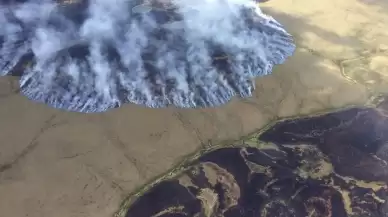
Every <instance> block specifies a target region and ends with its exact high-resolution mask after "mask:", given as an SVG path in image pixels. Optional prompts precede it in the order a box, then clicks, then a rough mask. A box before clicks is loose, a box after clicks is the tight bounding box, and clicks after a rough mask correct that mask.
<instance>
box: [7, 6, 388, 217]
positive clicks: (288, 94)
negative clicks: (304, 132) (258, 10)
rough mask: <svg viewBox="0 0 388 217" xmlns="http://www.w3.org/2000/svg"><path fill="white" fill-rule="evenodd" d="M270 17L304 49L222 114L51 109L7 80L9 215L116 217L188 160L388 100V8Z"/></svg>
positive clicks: (278, 9)
mask: <svg viewBox="0 0 388 217" xmlns="http://www.w3.org/2000/svg"><path fill="white" fill-rule="evenodd" d="M262 8H263V10H264V11H265V12H266V13H268V14H270V15H272V16H274V17H275V18H276V19H277V20H278V21H279V22H281V23H282V24H284V25H285V27H286V29H288V31H289V32H291V33H292V34H294V36H295V40H296V42H297V46H298V49H297V51H296V52H295V55H294V56H293V57H291V58H290V59H289V60H288V61H287V62H286V63H285V64H283V65H281V66H277V67H276V68H275V69H274V73H273V74H272V75H270V76H267V77H263V78H260V79H258V80H257V84H256V87H257V90H256V93H255V96H254V97H252V98H250V99H245V100H241V99H237V98H236V99H235V100H233V101H232V102H230V103H229V104H227V105H225V106H222V107H219V108H215V109H197V110H181V109H174V108H169V109H159V110H154V109H147V108H143V107H140V106H135V105H128V106H124V107H122V108H120V109H116V110H113V111H109V112H107V113H102V114H93V115H85V114H76V113H68V112H62V111H58V110H55V109H51V108H49V107H47V106H45V105H42V104H37V103H34V102H31V101H29V100H27V99H26V98H25V97H23V96H21V95H19V94H18V93H17V86H18V84H17V81H16V80H15V79H13V78H11V77H8V78H0V215H1V216H3V215H4V216H14V217H24V216H29V217H51V216H56V217H84V216H85V217H90V216H93V217H108V216H112V215H113V214H114V213H115V212H117V211H118V210H119V208H120V205H121V204H122V203H123V201H124V200H125V198H127V196H128V195H130V194H131V193H133V192H135V191H137V190H139V189H140V188H141V187H142V186H144V185H145V184H147V183H149V182H151V181H152V180H154V179H155V178H156V177H158V176H161V175H163V174H164V173H166V172H167V171H168V170H170V169H172V168H174V167H175V166H176V165H177V164H179V163H180V162H182V161H183V160H184V159H185V158H186V157H187V156H188V155H192V154H194V153H196V152H197V151H198V150H200V149H204V148H209V146H211V145H213V144H219V143H220V142H223V141H226V140H236V139H239V138H240V137H242V136H244V135H247V134H249V133H252V132H255V131H258V130H260V129H261V128H263V127H265V126H267V125H268V124H270V123H273V122H274V121H275V120H277V119H280V118H287V117H294V116H301V115H310V114H316V113H320V112H324V111H332V110H335V109H338V108H343V107H347V106H359V105H364V104H367V103H369V102H371V101H373V99H374V98H375V97H376V96H378V95H382V94H386V93H388V41H387V40H386V38H388V3H387V2H384V1H383V0H341V1H337V0H326V1H310V0H271V1H269V2H267V3H263V4H262Z"/></svg>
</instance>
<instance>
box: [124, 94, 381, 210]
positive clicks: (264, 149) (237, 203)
mask: <svg viewBox="0 0 388 217" xmlns="http://www.w3.org/2000/svg"><path fill="white" fill-rule="evenodd" d="M387 115H388V99H385V100H383V102H381V103H380V104H378V106H377V107H375V108H371V107H358V108H351V109H347V110H342V111H338V112H333V113H328V114H325V115H321V116H315V117H308V118H299V119H293V120H286V121H281V122H278V123H276V124H275V125H273V126H272V127H271V128H269V129H267V130H266V131H264V132H263V133H261V134H260V135H253V136H251V137H249V138H247V139H245V140H243V141H242V142H239V143H238V142H237V143H236V144H233V146H230V147H224V148H220V149H217V150H213V151H211V152H207V153H206V154H203V155H202V156H200V157H199V158H197V159H196V160H194V161H193V162H192V163H191V164H190V165H189V166H188V170H186V171H185V172H184V173H182V174H180V175H178V176H177V177H175V178H173V179H167V180H164V181H162V182H159V183H158V184H157V185H155V186H154V187H153V188H151V189H150V190H149V191H148V192H146V193H145V194H143V195H142V196H140V197H139V198H138V199H137V200H136V201H135V202H134V203H133V204H132V205H131V206H130V208H129V209H128V212H127V217H151V216H152V217H184V216H193V217H205V216H206V217H210V216H223V217H239V216H244V217H258V216H260V217H299V216H303V217H305V216H309V217H361V216H362V217H387V216H388V201H386V199H387V198H388V197H387V194H388V188H387V187H388V165H387V161H388V133H387V132H388V118H387Z"/></svg>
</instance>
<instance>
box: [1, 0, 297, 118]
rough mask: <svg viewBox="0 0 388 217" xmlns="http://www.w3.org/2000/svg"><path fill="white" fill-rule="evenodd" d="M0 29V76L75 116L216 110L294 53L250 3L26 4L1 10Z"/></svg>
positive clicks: (35, 0)
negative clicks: (131, 107) (127, 107)
mask: <svg viewBox="0 0 388 217" xmlns="http://www.w3.org/2000/svg"><path fill="white" fill-rule="evenodd" d="M68 1H70V0H68ZM0 23H1V26H2V27H1V28H0V70H1V71H0V75H8V74H19V75H21V79H20V87H21V92H22V93H23V94H24V95H25V96H27V97H28V98H30V99H32V100H35V101H38V102H43V103H46V104H48V105H51V106H53V107H56V108H61V109H66V110H71V111H78V112H101V111H105V110H107V109H110V108H114V107H118V106H121V105H122V104H124V103H136V104H141V105H145V106H147V107H155V108H157V107H166V106H168V105H173V106H177V107H189V108H192V107H210V106H218V105H221V104H224V103H226V102H228V101H229V100H230V99H231V97H233V96H235V95H239V96H241V97H249V96H251V94H252V91H253V89H254V84H253V79H254V78H255V77H257V76H263V75H266V74H269V73H271V71H272V67H273V65H276V64H281V63H283V62H284V61H285V59H286V58H287V57H288V56H290V55H292V53H293V51H294V49H295V46H294V44H293V41H292V37H291V36H290V35H289V34H288V33H287V32H286V31H285V30H284V29H283V28H282V26H281V25H280V24H279V23H278V22H276V21H275V20H274V19H273V18H271V17H269V16H266V15H264V14H263V13H262V12H261V11H260V9H259V8H258V6H257V5H256V4H255V3H254V2H253V1H251V0H195V1H193V0H149V1H147V0H143V1H141V0H109V1H107V0H89V1H86V0H79V1H78V2H74V1H73V2H64V1H62V2H54V1H51V0H27V1H19V2H7V3H2V4H0Z"/></svg>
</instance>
